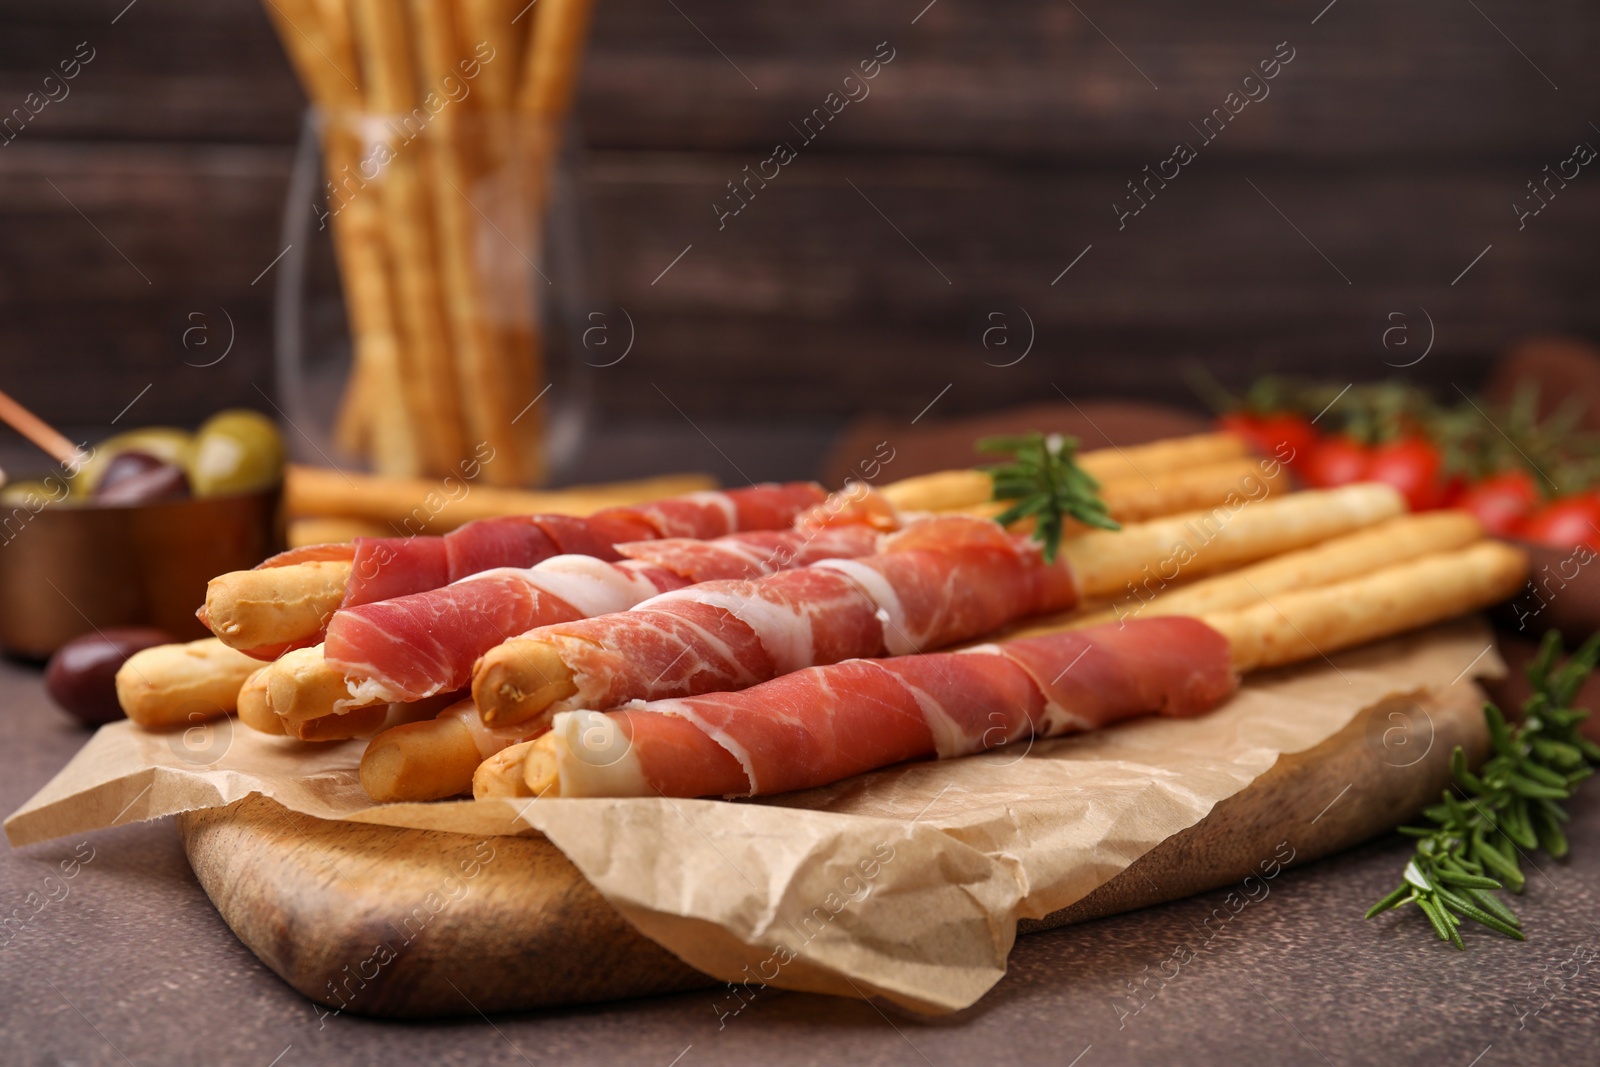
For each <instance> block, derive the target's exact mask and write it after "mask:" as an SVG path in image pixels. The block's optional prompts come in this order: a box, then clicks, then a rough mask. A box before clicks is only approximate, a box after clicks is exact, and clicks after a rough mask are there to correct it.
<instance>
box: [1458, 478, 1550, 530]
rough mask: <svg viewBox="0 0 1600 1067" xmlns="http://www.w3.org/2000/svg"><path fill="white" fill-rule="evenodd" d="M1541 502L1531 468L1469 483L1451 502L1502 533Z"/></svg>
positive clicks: (1487, 528)
mask: <svg viewBox="0 0 1600 1067" xmlns="http://www.w3.org/2000/svg"><path fill="white" fill-rule="evenodd" d="M1538 503H1539V489H1538V487H1537V486H1535V485H1534V484H1533V478H1532V477H1531V476H1530V475H1529V474H1528V472H1527V471H1506V472H1505V473H1503V474H1496V475H1494V476H1493V477H1489V478H1485V479H1484V480H1483V481H1481V482H1479V483H1478V484H1477V485H1474V486H1471V487H1469V488H1468V489H1467V491H1466V492H1464V493H1462V494H1461V496H1460V497H1458V498H1457V499H1456V500H1455V502H1454V503H1453V504H1452V505H1451V506H1452V507H1457V508H1460V509H1461V510H1462V511H1468V512H1471V513H1472V514H1473V515H1475V516H1477V519H1478V521H1479V522H1481V523H1483V528H1484V529H1485V530H1488V531H1489V532H1490V533H1492V534H1498V535H1500V536H1502V537H1503V536H1505V535H1506V534H1509V533H1511V532H1512V530H1513V529H1515V528H1516V525H1517V523H1519V522H1520V521H1521V520H1522V519H1523V518H1524V517H1525V516H1526V515H1528V514H1529V513H1530V512H1532V511H1533V509H1534V508H1535V507H1536V506H1537V505H1538Z"/></svg>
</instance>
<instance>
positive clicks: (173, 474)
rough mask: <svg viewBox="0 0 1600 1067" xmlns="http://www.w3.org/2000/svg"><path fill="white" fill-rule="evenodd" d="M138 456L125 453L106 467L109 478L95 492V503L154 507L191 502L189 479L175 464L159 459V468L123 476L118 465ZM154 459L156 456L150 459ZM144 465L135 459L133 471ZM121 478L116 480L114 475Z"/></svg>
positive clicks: (150, 468) (132, 464)
mask: <svg viewBox="0 0 1600 1067" xmlns="http://www.w3.org/2000/svg"><path fill="white" fill-rule="evenodd" d="M134 455H136V453H130V452H124V453H123V454H122V455H120V456H118V457H117V458H116V459H114V460H112V461H111V463H110V465H109V466H107V467H106V474H105V477H104V478H103V479H102V480H101V482H100V487H99V488H98V489H96V490H95V494H94V500H95V503H97V504H154V503H157V502H159V501H162V500H187V499H188V498H189V476H188V475H187V474H185V473H184V471H183V468H182V467H180V466H178V465H177V464H175V463H163V462H161V461H160V460H156V462H155V466H153V467H145V468H144V469H143V470H137V471H133V472H132V473H129V474H120V473H119V472H118V471H117V464H119V463H122V462H123V461H124V460H128V459H129V457H130V456H134ZM149 458H151V459H154V458H155V457H153V456H152V457H149ZM140 462H142V461H141V460H133V461H132V462H130V463H129V468H132V467H133V466H135V465H136V464H138V463H140ZM114 474H115V475H118V477H117V478H116V480H113V479H112V475H114Z"/></svg>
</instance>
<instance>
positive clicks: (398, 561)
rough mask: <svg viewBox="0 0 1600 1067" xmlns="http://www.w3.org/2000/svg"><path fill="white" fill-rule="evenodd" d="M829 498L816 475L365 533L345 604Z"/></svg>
mask: <svg viewBox="0 0 1600 1067" xmlns="http://www.w3.org/2000/svg"><path fill="white" fill-rule="evenodd" d="M824 498H825V494H824V493H823V491H822V489H821V487H819V486H817V485H816V484H815V483H813V482H789V483H784V484H776V483H774V484H763V485H752V486H748V487H746V488H744V489H728V490H724V491H720V492H700V493H688V494H685V495H683V496H676V497H668V498H666V499H664V500H657V501H652V502H651V503H648V504H636V505H633V506H631V507H619V508H607V509H605V510H604V511H598V512H595V513H594V514H593V515H590V516H588V517H587V518H577V517H575V516H571V515H508V516H502V517H500V518H493V519H479V520H478V521H476V522H469V523H467V524H466V525H464V526H462V527H460V528H459V529H456V530H452V531H451V532H450V533H448V534H445V535H444V536H442V537H429V536H417V537H358V538H356V540H355V548H354V559H353V561H352V567H351V572H350V584H349V586H348V588H347V589H346V591H345V597H344V602H343V603H342V604H341V605H340V606H341V607H346V608H349V607H354V606H356V605H358V604H370V603H374V602H376V601H380V600H387V599H390V598H391V597H397V596H404V595H406V594H409V593H420V592H423V591H424V590H428V589H437V588H438V587H440V586H442V585H445V584H446V583H448V582H452V581H457V580H459V579H461V578H464V577H466V576H467V575H469V574H477V573H480V572H482V571H486V570H491V569H493V568H495V567H531V566H533V565H534V564H536V563H539V562H540V561H542V560H546V559H549V558H550V557H552V556H557V555H584V556H594V557H595V558H597V559H603V560H608V561H612V562H615V561H616V560H619V559H621V558H622V556H621V555H620V554H619V553H618V552H617V551H616V550H615V548H614V546H615V545H616V544H618V543H619V542H632V541H642V540H654V539H659V538H677V537H691V538H701V539H704V538H711V537H722V536H724V535H726V534H730V533H735V532H739V531H749V530H783V529H787V528H789V527H790V526H792V525H793V523H794V521H795V519H796V518H798V517H799V516H800V515H802V514H804V513H805V512H806V511H808V510H809V509H811V508H813V507H815V506H816V505H817V504H818V503H819V502H821V501H822V500H823V499H824ZM296 551H301V552H303V551H307V550H296ZM343 558H349V557H348V556H345V557H343ZM293 562H298V560H294V561H293Z"/></svg>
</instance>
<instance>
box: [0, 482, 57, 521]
mask: <svg viewBox="0 0 1600 1067" xmlns="http://www.w3.org/2000/svg"><path fill="white" fill-rule="evenodd" d="M66 496H67V483H66V482H65V481H63V480H61V479H60V478H55V477H52V478H51V479H50V480H49V481H48V482H44V481H25V482H9V483H7V484H6V485H5V486H4V487H3V488H0V504H4V505H5V506H6V507H7V508H16V507H23V508H27V509H28V510H29V511H31V512H34V513H37V512H39V511H40V510H41V509H43V508H45V507H47V506H48V505H51V504H59V503H61V501H62V500H64V499H65V498H66Z"/></svg>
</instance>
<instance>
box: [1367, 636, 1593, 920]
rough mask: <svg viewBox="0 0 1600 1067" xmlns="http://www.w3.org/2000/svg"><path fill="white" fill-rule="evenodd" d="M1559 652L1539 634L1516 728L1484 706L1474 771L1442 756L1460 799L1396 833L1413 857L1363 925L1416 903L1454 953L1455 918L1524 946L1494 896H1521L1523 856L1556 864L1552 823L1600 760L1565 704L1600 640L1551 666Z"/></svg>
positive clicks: (1558, 849)
mask: <svg viewBox="0 0 1600 1067" xmlns="http://www.w3.org/2000/svg"><path fill="white" fill-rule="evenodd" d="M1560 655H1561V635H1560V634H1558V633H1556V632H1554V631H1551V632H1550V633H1547V634H1545V638H1544V643H1543V645H1542V646H1540V649H1539V655H1538V657H1537V658H1536V659H1535V660H1534V662H1533V663H1532V664H1531V665H1530V666H1529V667H1528V681H1529V682H1531V683H1532V685H1533V695H1532V696H1531V697H1529V698H1528V701H1527V702H1526V703H1525V704H1524V705H1523V713H1524V716H1525V717H1524V719H1523V721H1522V724H1521V725H1520V726H1517V727H1515V728H1513V727H1512V726H1511V725H1510V724H1508V723H1507V722H1506V720H1505V717H1504V716H1503V715H1501V714H1500V709H1499V708H1497V707H1495V706H1494V705H1493V704H1485V705H1484V706H1483V714H1484V718H1485V719H1486V720H1488V723H1489V738H1490V740H1491V742H1492V743H1493V753H1492V754H1491V755H1490V757H1489V759H1488V761H1487V762H1486V763H1484V765H1483V767H1482V768H1481V769H1479V771H1478V773H1477V774H1474V773H1472V771H1471V770H1469V769H1468V768H1467V757H1466V753H1464V752H1463V751H1462V750H1461V748H1460V747H1459V746H1458V747H1457V748H1456V750H1455V752H1454V753H1452V754H1451V756H1450V771H1451V773H1452V774H1453V775H1454V777H1455V781H1456V787H1457V790H1458V791H1459V793H1460V796H1459V797H1458V796H1457V795H1456V794H1455V792H1453V791H1451V790H1449V789H1446V790H1445V791H1444V795H1443V797H1442V798H1441V802H1440V803H1438V804H1435V805H1433V806H1432V807H1430V808H1427V809H1425V810H1424V811H1423V815H1424V816H1426V817H1427V818H1428V819H1429V821H1431V822H1432V823H1434V825H1433V826H1431V827H1419V826H1402V827H1400V832H1401V833H1403V834H1406V835H1408V836H1410V837H1415V838H1417V851H1416V855H1414V856H1412V857H1411V859H1410V861H1409V862H1407V863H1406V867H1405V871H1404V873H1403V875H1402V881H1401V883H1400V885H1399V886H1398V887H1397V888H1396V889H1395V890H1394V892H1392V893H1390V894H1389V895H1388V896H1386V897H1384V898H1383V899H1382V900H1380V901H1378V902H1377V903H1376V904H1374V905H1373V906H1372V907H1371V909H1370V910H1368V912H1367V918H1369V919H1370V918H1372V917H1373V916H1374V915H1378V914H1380V913H1382V912H1385V911H1388V910H1389V909H1390V908H1397V907H1400V906H1401V905H1403V904H1416V905H1417V907H1418V908H1420V909H1421V910H1422V913H1423V914H1424V915H1426V916H1427V917H1428V922H1429V923H1430V924H1432V926H1433V932H1434V933H1435V934H1437V935H1438V936H1439V940H1441V941H1449V942H1451V943H1453V944H1454V945H1455V946H1456V948H1461V949H1464V948H1465V947H1466V946H1464V945H1463V944H1462V943H1461V934H1460V932H1459V927H1460V926H1461V920H1462V919H1464V918H1465V919H1471V920H1473V921H1474V922H1477V923H1481V924H1482V925H1484V926H1487V927H1488V928H1489V929H1491V930H1494V931H1496V932H1497V933H1502V934H1504V935H1506V936H1507V937H1513V938H1516V939H1517V940H1518V941H1521V940H1523V939H1524V938H1523V934H1522V929H1521V923H1520V922H1518V920H1517V917H1516V915H1515V914H1513V913H1512V911H1511V909H1510V908H1508V907H1506V905H1505V903H1504V902H1502V901H1501V900H1500V898H1499V897H1496V896H1495V895H1494V891H1495V890H1498V889H1509V890H1511V892H1513V893H1520V892H1522V887H1523V882H1524V879H1523V877H1522V865H1521V863H1520V862H1519V861H1518V856H1519V855H1520V853H1521V851H1522V850H1527V851H1532V850H1534V849H1538V848H1543V849H1544V850H1545V851H1546V852H1548V853H1549V854H1550V855H1551V856H1553V857H1555V858H1556V859H1560V858H1561V857H1562V856H1565V855H1566V853H1567V838H1566V835H1565V834H1564V833H1563V832H1562V830H1561V824H1562V823H1564V822H1566V821H1567V819H1568V815H1567V813H1566V811H1565V810H1564V809H1563V808H1562V806H1561V802H1562V801H1564V800H1566V799H1567V798H1569V797H1571V796H1572V794H1573V791H1574V789H1575V788H1576V787H1577V784H1578V783H1579V782H1581V781H1583V779H1585V778H1587V777H1589V775H1591V774H1593V773H1594V768H1593V767H1592V766H1591V764H1594V763H1600V745H1596V744H1595V743H1594V742H1592V741H1590V740H1589V739H1588V738H1586V737H1584V736H1583V734H1582V733H1581V732H1580V731H1579V728H1580V726H1581V725H1582V723H1583V721H1584V720H1585V719H1587V718H1588V717H1589V712H1588V710H1587V709H1585V708H1575V707H1573V706H1572V700H1573V697H1575V696H1576V695H1577V693H1578V689H1579V688H1580V687H1581V686H1582V685H1583V682H1584V679H1586V678H1587V677H1588V676H1589V672H1590V671H1592V670H1593V669H1594V666H1595V662H1596V660H1597V659H1600V634H1595V635H1594V636H1593V637H1591V638H1590V639H1589V640H1588V641H1586V642H1584V644H1583V647H1582V648H1580V649H1578V651H1577V652H1575V653H1573V654H1572V656H1571V658H1569V659H1568V660H1567V662H1566V663H1565V664H1563V665H1561V666H1560V667H1557V666H1556V660H1557V658H1559V656H1560Z"/></svg>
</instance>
